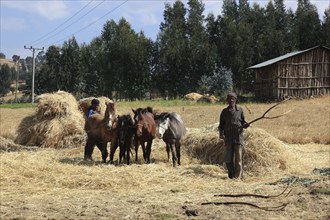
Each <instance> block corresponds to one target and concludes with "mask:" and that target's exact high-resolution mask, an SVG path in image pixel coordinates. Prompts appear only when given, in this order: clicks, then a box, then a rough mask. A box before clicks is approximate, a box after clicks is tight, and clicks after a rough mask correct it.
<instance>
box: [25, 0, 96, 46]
mask: <svg viewBox="0 0 330 220" xmlns="http://www.w3.org/2000/svg"><path fill="white" fill-rule="evenodd" d="M93 1H94V0H91V1H90V2H89V3H88V4H86V5H85V6H84V7H82V8H81V9H80V10H79V11H77V12H76V13H75V14H74V15H72V16H71V17H70V18H68V19H67V20H66V21H64V22H63V23H62V24H60V25H58V26H57V27H56V28H55V29H54V30H52V31H50V32H49V33H47V34H45V35H43V36H42V37H40V38H38V39H37V40H35V41H32V42H31V43H28V44H30V45H32V44H34V43H35V42H38V41H40V40H41V39H43V38H45V37H47V36H48V35H50V34H51V33H53V32H55V31H56V30H57V29H59V28H60V27H61V26H63V25H64V24H66V23H67V22H68V21H70V20H71V19H72V18H73V17H75V16H76V15H77V14H79V13H80V12H81V11H82V10H84V9H85V8H86V7H87V6H88V5H90V4H91V3H92V2H93Z"/></svg>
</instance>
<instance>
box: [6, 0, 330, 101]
mask: <svg viewBox="0 0 330 220" xmlns="http://www.w3.org/2000/svg"><path fill="white" fill-rule="evenodd" d="M219 10H221V14H220V15H218V16H215V15H214V14H212V13H210V14H208V15H207V16H205V15H203V13H204V4H203V2H202V1H200V0H189V1H188V3H187V5H184V4H183V3H182V2H181V1H175V2H173V3H172V4H171V3H165V8H164V12H163V20H164V21H163V22H161V24H160V27H159V33H158V35H157V38H156V40H151V39H150V38H147V37H146V36H145V35H144V32H143V31H141V32H139V33H137V32H135V31H134V30H133V29H132V27H131V25H130V23H129V22H128V21H127V20H126V19H125V18H121V19H120V20H119V21H118V22H115V21H114V20H108V21H106V23H105V24H104V26H103V30H102V32H101V35H100V36H96V37H95V38H94V39H93V40H92V41H91V42H90V43H82V44H81V45H79V44H78V42H77V41H76V39H75V37H72V38H70V39H69V40H67V41H65V42H64V43H63V44H62V46H55V45H53V46H50V47H49V48H48V49H47V50H46V52H43V51H42V52H39V53H38V55H37V56H36V72H35V74H36V75H35V92H36V93H37V94H41V93H45V92H53V91H57V90H65V91H68V92H71V93H73V94H75V95H76V96H78V97H86V96H107V97H111V98H117V99H118V98H126V99H129V100H133V99H143V98H148V97H149V96H150V94H154V93H157V94H160V95H161V96H163V97H164V96H167V97H169V98H176V97H181V96H183V95H185V94H187V93H189V92H202V93H210V94H214V95H221V94H223V93H224V92H227V91H228V90H230V89H234V90H235V91H237V92H239V93H247V92H253V81H254V79H253V76H252V75H251V74H250V73H249V71H247V68H248V67H249V66H252V65H254V64H257V63H260V62H263V61H266V60H269V59H272V58H275V57H278V56H281V55H284V54H286V53H289V52H292V51H296V50H304V49H307V48H311V47H314V46H316V45H323V46H327V47H330V5H329V8H327V9H326V10H325V12H324V16H323V21H321V20H320V19H319V15H318V12H317V8H316V7H315V6H314V5H313V4H311V3H310V0H297V10H296V11H295V12H293V11H292V10H291V9H286V8H285V5H284V0H273V1H270V2H269V3H268V4H267V5H266V6H265V7H261V6H260V5H258V4H257V3H254V4H253V5H252V6H251V5H250V4H249V2H248V0H238V1H235V0H224V1H223V6H222V9H219ZM19 62H20V63H21V66H22V68H20V71H21V72H23V73H24V74H21V75H24V76H21V77H23V78H25V79H26V82H27V89H29V88H30V87H31V82H32V58H31V57H27V58H26V59H20V61H19ZM0 74H1V75H2V76H6V77H4V78H3V77H1V79H0V81H1V82H0V84H1V85H2V84H6V83H8V81H9V78H10V77H9V75H10V74H12V70H10V68H9V70H8V67H5V66H4V65H3V66H1V71H0ZM12 75H13V74H12ZM5 81H6V82H5ZM4 88H5V87H4ZM2 92H3V91H0V94H1V93H2Z"/></svg>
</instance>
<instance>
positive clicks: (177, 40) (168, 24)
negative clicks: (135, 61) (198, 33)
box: [155, 1, 190, 97]
mask: <svg viewBox="0 0 330 220" xmlns="http://www.w3.org/2000/svg"><path fill="white" fill-rule="evenodd" d="M186 13H187V10H186V8H185V7H184V5H183V3H182V2H181V1H175V3H174V4H173V7H172V6H171V5H170V4H169V3H166V4H165V10H164V22H162V23H161V24H160V33H159V34H158V36H157V43H156V44H157V47H158V54H159V58H158V63H157V66H156V71H155V79H156V82H157V84H158V85H159V87H158V89H159V90H160V91H161V92H162V93H163V94H164V95H165V94H166V93H167V94H168V95H169V96H170V97H177V96H181V95H183V94H185V93H187V92H188V91H189V90H190V88H189V84H188V83H189V79H188V76H189V74H188V71H189V66H188V64H189V60H188V56H190V54H187V51H188V37H187V23H186V20H185V16H186ZM167 94H166V95H167Z"/></svg>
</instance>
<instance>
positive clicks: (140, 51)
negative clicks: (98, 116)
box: [102, 18, 150, 99]
mask: <svg viewBox="0 0 330 220" xmlns="http://www.w3.org/2000/svg"><path fill="white" fill-rule="evenodd" d="M102 41H103V44H104V46H103V47H104V50H105V51H104V53H105V63H104V64H105V65H104V67H105V72H104V80H105V92H106V94H107V95H109V96H110V97H112V93H113V92H118V94H119V95H124V97H127V98H129V99H133V98H140V97H141V96H142V95H143V94H144V93H145V92H146V91H147V90H149V89H150V83H149V81H150V67H149V65H148V40H147V39H146V38H145V36H144V34H143V33H140V34H136V33H135V31H134V30H133V29H132V28H131V25H130V24H129V23H128V22H127V21H126V20H125V19H124V18H122V19H120V21H119V22H118V24H116V22H114V21H113V20H111V21H108V22H107V23H106V24H105V26H104V28H103V31H102ZM124 97H123V98H124ZM118 98H120V97H118Z"/></svg>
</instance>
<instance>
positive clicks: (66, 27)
mask: <svg viewBox="0 0 330 220" xmlns="http://www.w3.org/2000/svg"><path fill="white" fill-rule="evenodd" d="M105 1H106V0H103V1H101V2H100V3H99V4H97V5H96V6H94V7H93V8H92V9H90V10H89V11H88V12H87V13H85V14H83V15H82V16H80V17H79V18H78V19H76V20H75V21H74V22H72V23H70V24H69V25H67V26H65V27H64V28H62V29H61V30H60V31H58V32H56V33H55V34H53V35H52V36H50V37H48V38H46V39H44V40H42V41H40V42H38V43H37V44H41V43H43V42H45V41H47V40H49V39H51V38H53V37H55V36H57V35H58V34H60V33H61V32H63V31H64V30H66V29H68V28H69V27H71V26H72V25H73V24H75V23H77V22H78V21H80V20H81V19H82V18H84V17H85V16H87V15H88V14H89V13H91V12H92V11H93V10H94V9H95V8H97V7H99V6H100V5H101V4H103V3H104V2H105Z"/></svg>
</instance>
